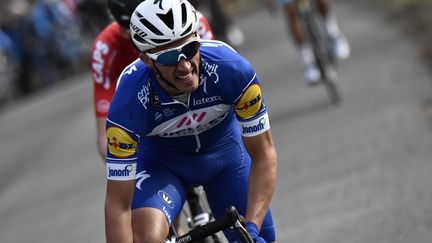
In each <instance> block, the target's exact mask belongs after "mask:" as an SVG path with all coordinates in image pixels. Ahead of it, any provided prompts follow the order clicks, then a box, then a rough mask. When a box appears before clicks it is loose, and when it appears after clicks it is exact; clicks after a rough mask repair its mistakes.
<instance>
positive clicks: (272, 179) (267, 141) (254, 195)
mask: <svg viewBox="0 0 432 243" xmlns="http://www.w3.org/2000/svg"><path fill="white" fill-rule="evenodd" d="M243 142H244V144H245V147H246V149H247V151H248V153H249V155H250V156H251V160H252V163H251V170H250V174H249V187H248V190H249V192H248V204H247V213H246V221H248V222H249V221H251V222H254V223H255V224H256V225H257V226H258V227H261V224H262V221H263V218H264V216H265V214H266V210H267V208H268V207H269V205H270V201H271V198H272V195H273V191H274V189H275V185H276V176H277V155H276V149H275V147H274V145H273V141H272V137H271V133H270V130H267V131H266V132H264V133H261V134H259V135H257V136H253V137H243Z"/></svg>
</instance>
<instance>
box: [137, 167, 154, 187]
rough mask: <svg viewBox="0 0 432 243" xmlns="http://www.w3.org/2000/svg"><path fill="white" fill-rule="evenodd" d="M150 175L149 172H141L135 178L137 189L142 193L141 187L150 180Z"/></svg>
mask: <svg viewBox="0 0 432 243" xmlns="http://www.w3.org/2000/svg"><path fill="white" fill-rule="evenodd" d="M150 177H151V176H150V174H148V173H147V171H145V170H143V171H141V172H139V173H138V174H137V175H136V176H135V181H136V184H135V187H136V188H138V189H140V190H141V191H142V188H141V185H142V183H143V182H144V180H145V179H147V178H150Z"/></svg>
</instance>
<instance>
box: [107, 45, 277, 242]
mask: <svg viewBox="0 0 432 243" xmlns="http://www.w3.org/2000/svg"><path fill="white" fill-rule="evenodd" d="M200 55H201V64H200V83H199V86H198V88H197V89H196V90H195V91H193V92H192V93H190V94H188V97H187V101H186V102H185V103H183V102H184V101H178V100H176V99H175V98H172V97H170V96H169V95H167V94H166V93H165V92H164V90H163V89H162V88H161V87H160V86H159V84H158V82H157V79H156V76H155V74H154V72H153V71H152V70H151V69H150V68H148V67H147V66H146V65H144V63H143V62H142V61H141V60H136V61H135V62H133V63H131V64H130V65H129V66H128V67H126V68H125V69H124V71H123V73H122V75H121V76H120V78H119V82H118V86H117V89H116V92H115V95H114V97H113V99H112V103H111V106H110V110H109V112H108V118H107V137H108V149H107V177H108V179H109V180H135V191H134V193H133V199H132V205H131V208H132V209H137V208H144V207H147V208H148V207H151V208H156V209H159V210H160V211H161V212H163V213H164V214H165V216H166V219H167V222H168V223H171V222H172V219H174V218H175V217H177V215H178V214H179V213H180V211H181V209H182V207H183V204H184V201H185V191H186V189H187V188H188V187H191V186H198V185H202V186H203V187H204V190H205V191H206V195H207V198H208V199H209V204H210V207H211V210H212V213H213V215H214V216H215V218H219V217H222V216H223V215H224V212H225V209H226V208H227V207H228V206H231V205H233V206H235V207H236V208H237V209H238V210H239V212H240V213H241V214H242V215H245V213H246V208H247V203H246V202H247V190H248V176H249V170H250V164H251V161H250V157H249V156H248V154H247V151H246V149H245V147H244V145H243V143H242V139H241V136H256V135H259V134H261V133H263V132H265V131H267V130H268V129H269V128H270V125H269V120H268V115H267V109H266V106H265V103H264V101H263V98H262V95H261V88H260V85H259V83H258V78H257V76H256V73H255V71H254V70H253V68H252V67H251V65H250V64H249V63H248V62H247V61H246V60H245V59H244V58H243V57H242V56H240V55H239V54H237V53H236V52H235V51H234V50H233V49H232V48H230V47H229V46H227V45H226V44H225V43H223V42H219V41H202V42H201V47H200ZM224 233H225V236H226V237H227V239H228V240H229V241H230V242H236V241H238V238H237V236H236V234H234V233H233V232H232V231H229V230H226V231H225V232H224ZM260 235H261V236H262V237H263V238H264V239H266V241H267V242H274V241H275V230H274V225H273V221H272V216H271V212H270V209H268V211H267V213H266V216H265V217H264V220H263V224H262V228H261V231H260Z"/></svg>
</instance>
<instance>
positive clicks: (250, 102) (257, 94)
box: [235, 84, 262, 119]
mask: <svg viewBox="0 0 432 243" xmlns="http://www.w3.org/2000/svg"><path fill="white" fill-rule="evenodd" d="M261 104H262V98H261V88H260V86H259V85H258V84H252V85H251V86H249V88H247V89H246V91H245V92H244V93H243V95H242V97H241V98H240V101H239V102H238V104H237V105H236V107H235V110H236V113H237V115H238V116H240V117H241V118H244V119H246V118H249V117H252V116H254V115H255V114H256V113H258V111H259V110H260V109H261Z"/></svg>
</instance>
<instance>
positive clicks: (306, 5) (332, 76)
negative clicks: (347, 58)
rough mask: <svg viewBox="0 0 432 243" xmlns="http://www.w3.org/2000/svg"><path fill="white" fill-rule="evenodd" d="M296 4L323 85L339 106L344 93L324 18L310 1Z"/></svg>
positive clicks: (333, 101) (297, 0)
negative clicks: (340, 86)
mask: <svg viewBox="0 0 432 243" xmlns="http://www.w3.org/2000/svg"><path fill="white" fill-rule="evenodd" d="M295 3H296V8H297V12H298V13H299V17H300V20H301V21H302V22H303V24H304V27H305V30H306V36H307V39H308V40H309V41H310V43H311V45H312V48H313V53H314V56H315V61H316V64H317V66H318V69H319V71H320V73H321V83H322V84H323V85H324V86H325V88H326V90H327V93H328V96H329V98H330V102H331V103H332V104H334V105H338V104H340V103H341V101H342V93H341V91H340V89H339V86H338V83H339V77H338V73H337V70H336V58H335V57H334V56H333V55H332V52H331V50H330V43H329V41H328V38H327V36H326V32H325V28H324V25H323V23H324V22H323V20H322V17H321V16H320V14H318V11H317V10H316V6H315V5H314V4H312V3H311V1H310V0H296V1H295Z"/></svg>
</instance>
